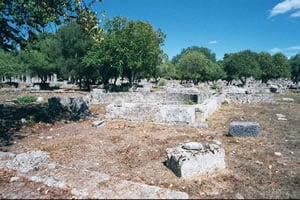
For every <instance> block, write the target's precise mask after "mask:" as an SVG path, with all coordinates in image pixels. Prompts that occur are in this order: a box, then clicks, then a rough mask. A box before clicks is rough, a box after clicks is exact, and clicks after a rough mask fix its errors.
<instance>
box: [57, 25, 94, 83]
mask: <svg viewBox="0 0 300 200" xmlns="http://www.w3.org/2000/svg"><path fill="white" fill-rule="evenodd" d="M57 37H58V39H59V41H60V43H61V52H62V57H63V59H64V65H63V66H62V67H61V69H60V73H59V74H60V76H62V77H63V78H64V79H68V78H69V77H71V80H72V82H73V83H75V82H76V83H78V84H79V86H80V87H82V81H83V79H84V78H85V80H87V79H88V78H89V77H87V76H88V75H87V74H85V73H84V71H83V65H82V63H81V60H82V59H83V57H84V56H85V55H86V54H87V52H88V50H89V49H91V46H92V44H93V42H94V40H93V39H92V37H91V36H90V35H87V34H86V33H85V31H84V30H83V28H82V27H81V26H80V25H79V24H77V23H76V22H71V23H69V24H68V25H66V26H63V27H61V28H60V29H59V30H58V32H57ZM86 72H88V71H86Z"/></svg>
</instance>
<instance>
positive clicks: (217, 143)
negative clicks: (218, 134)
mask: <svg viewBox="0 0 300 200" xmlns="http://www.w3.org/2000/svg"><path fill="white" fill-rule="evenodd" d="M212 142H213V143H214V144H216V145H219V146H220V145H221V144H222V142H220V141H219V140H213V141H212Z"/></svg>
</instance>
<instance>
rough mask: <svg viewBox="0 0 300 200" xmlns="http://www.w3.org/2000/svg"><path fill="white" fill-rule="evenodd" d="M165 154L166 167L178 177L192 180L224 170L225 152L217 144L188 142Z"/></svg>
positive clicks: (169, 149) (168, 150)
mask: <svg viewBox="0 0 300 200" xmlns="http://www.w3.org/2000/svg"><path fill="white" fill-rule="evenodd" d="M166 152H167V161H166V166H167V167H169V168H170V169H171V170H172V171H173V172H174V173H175V174H176V175H177V176H178V177H182V178H193V177H197V176H200V175H203V174H206V173H211V172H214V171H216V170H219V169H224V168H225V151H224V149H223V148H221V147H220V146H219V145H218V144H201V143H198V142H189V143H185V144H183V145H179V146H177V147H175V148H168V149H167V150H166Z"/></svg>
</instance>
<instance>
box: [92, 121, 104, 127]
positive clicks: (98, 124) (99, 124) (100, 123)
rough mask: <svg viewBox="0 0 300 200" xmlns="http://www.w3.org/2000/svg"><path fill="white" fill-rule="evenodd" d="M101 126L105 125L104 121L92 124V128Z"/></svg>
mask: <svg viewBox="0 0 300 200" xmlns="http://www.w3.org/2000/svg"><path fill="white" fill-rule="evenodd" d="M101 125H104V121H103V120H97V121H94V122H93V123H92V126H94V127H98V126H101Z"/></svg>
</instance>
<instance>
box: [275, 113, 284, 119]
mask: <svg viewBox="0 0 300 200" xmlns="http://www.w3.org/2000/svg"><path fill="white" fill-rule="evenodd" d="M276 117H277V118H285V115H283V114H276Z"/></svg>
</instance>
